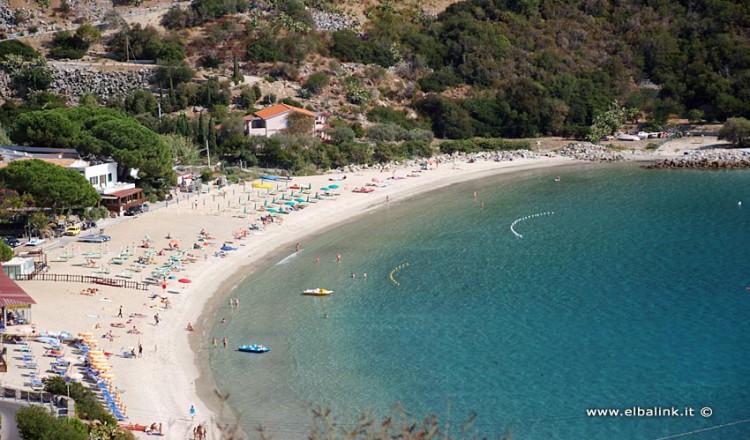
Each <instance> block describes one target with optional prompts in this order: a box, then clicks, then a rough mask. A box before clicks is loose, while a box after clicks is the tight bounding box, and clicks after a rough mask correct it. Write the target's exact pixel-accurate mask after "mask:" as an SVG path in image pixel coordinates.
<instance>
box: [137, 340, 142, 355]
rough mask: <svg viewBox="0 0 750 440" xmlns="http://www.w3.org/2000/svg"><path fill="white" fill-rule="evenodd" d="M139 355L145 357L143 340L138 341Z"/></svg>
mask: <svg viewBox="0 0 750 440" xmlns="http://www.w3.org/2000/svg"><path fill="white" fill-rule="evenodd" d="M138 357H143V345H141V341H138Z"/></svg>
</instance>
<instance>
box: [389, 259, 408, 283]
mask: <svg viewBox="0 0 750 440" xmlns="http://www.w3.org/2000/svg"><path fill="white" fill-rule="evenodd" d="M407 267H409V263H408V262H406V263H404V264H402V265H400V266H397V267H396V268H394V269H393V270H392V271H391V273H390V275H388V277H389V278H390V279H391V282H392V283H393V284H395V285H396V286H400V285H401V283H399V282H398V281H396V278H394V277H393V275H394V274H395V273H396V272H398V271H399V270H401V269H405V268H407Z"/></svg>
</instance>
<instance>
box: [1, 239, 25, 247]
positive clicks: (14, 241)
mask: <svg viewBox="0 0 750 440" xmlns="http://www.w3.org/2000/svg"><path fill="white" fill-rule="evenodd" d="M3 241H4V242H5V244H7V245H8V246H10V247H11V248H15V247H18V245H20V244H21V242H19V241H18V239H17V238H16V237H3Z"/></svg>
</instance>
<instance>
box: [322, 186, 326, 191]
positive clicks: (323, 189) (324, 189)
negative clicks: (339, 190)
mask: <svg viewBox="0 0 750 440" xmlns="http://www.w3.org/2000/svg"><path fill="white" fill-rule="evenodd" d="M320 190H321V191H328V187H327V186H324V187H323V188H320Z"/></svg>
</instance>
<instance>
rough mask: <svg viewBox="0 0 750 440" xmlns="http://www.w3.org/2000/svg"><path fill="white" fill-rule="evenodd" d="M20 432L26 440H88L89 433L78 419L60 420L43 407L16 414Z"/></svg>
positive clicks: (25, 408) (27, 408) (35, 406)
mask: <svg viewBox="0 0 750 440" xmlns="http://www.w3.org/2000/svg"><path fill="white" fill-rule="evenodd" d="M16 423H17V424H18V432H19V433H20V434H21V437H22V438H24V439H56V440H86V439H87V438H88V432H87V430H86V426H84V425H83V424H82V423H81V421H80V420H78V419H58V418H57V417H55V415H54V414H52V412H50V411H49V410H47V408H45V407H43V406H41V405H29V406H26V407H23V408H21V409H19V410H18V412H17V413H16Z"/></svg>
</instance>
